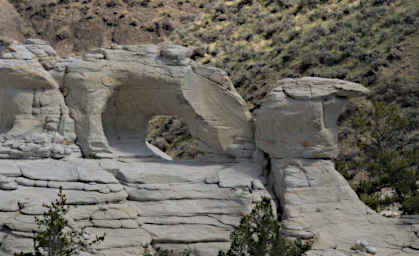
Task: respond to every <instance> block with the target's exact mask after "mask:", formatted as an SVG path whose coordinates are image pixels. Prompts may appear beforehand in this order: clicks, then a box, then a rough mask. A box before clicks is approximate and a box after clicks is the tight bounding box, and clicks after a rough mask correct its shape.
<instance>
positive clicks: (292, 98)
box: [0, 40, 419, 256]
mask: <svg viewBox="0 0 419 256" xmlns="http://www.w3.org/2000/svg"><path fill="white" fill-rule="evenodd" d="M189 55H190V51H189V50H188V49H187V48H183V47H181V46H176V45H139V46H114V47H112V48H111V49H94V50H91V51H89V52H88V53H87V54H85V55H84V56H81V57H71V58H65V59H62V58H60V57H57V55H56V53H55V51H54V49H52V48H51V47H50V46H49V45H48V44H46V43H45V42H43V41H40V40H27V41H25V43H24V44H20V43H17V42H15V41H8V42H3V41H2V42H1V45H0V158H1V160H0V255H12V254H13V253H14V252H17V251H22V250H23V251H24V250H28V249H30V248H31V246H32V241H31V237H32V231H34V230H36V229H37V227H36V225H35V223H34V217H35V216H38V215H40V214H42V212H43V208H42V204H44V203H48V202H50V201H52V200H54V199H55V198H56V194H57V191H58V188H59V187H62V188H63V190H64V192H65V194H66V195H67V197H68V204H69V205H70V212H69V214H68V216H67V217H68V219H69V221H70V224H71V228H74V229H85V231H87V232H88V233H89V234H90V235H94V234H102V233H106V234H107V236H106V240H105V242H104V243H103V244H101V245H99V246H98V247H97V248H94V250H92V251H91V252H89V253H90V254H93V255H109V256H110V255H142V254H143V252H144V248H145V247H146V246H150V245H151V246H152V247H163V248H171V249H176V250H183V249H191V250H192V253H193V255H195V256H211V255H217V252H218V250H220V249H225V248H228V246H229V234H230V232H231V231H232V230H233V227H234V226H235V225H237V224H238V223H239V220H240V217H241V216H242V215H243V214H246V213H248V212H249V210H250V209H251V208H252V205H253V204H254V203H255V202H257V201H258V200H260V199H261V198H262V197H263V196H267V197H271V198H272V199H273V201H274V202H276V206H277V207H278V210H279V212H280V213H281V215H282V226H283V232H284V234H285V235H287V236H289V237H298V238H302V239H306V240H308V239H310V240H313V241H314V248H313V250H311V251H310V252H309V253H308V254H307V255H310V256H314V255H331V256H332V255H336V256H339V255H362V253H364V252H361V251H365V252H367V251H368V252H369V253H374V252H375V253H376V255H384V256H390V255H417V253H418V251H417V249H418V248H419V244H418V242H417V241H418V229H417V226H418V220H417V219H415V218H404V219H397V220H394V219H385V218H383V217H381V216H379V215H377V214H376V213H375V212H373V211H372V210H370V209H369V208H368V207H366V206H365V205H364V204H363V203H362V202H361V201H360V200H359V199H358V197H357V195H356V194H355V193H354V191H352V190H351V188H350V186H349V185H348V183H347V182H346V181H345V179H344V178H343V177H342V176H341V175H340V174H339V173H337V172H336V170H335V169H334V164H333V162H332V161H333V158H334V157H335V156H336V154H337V138H336V121H337V118H338V116H339V114H340V113H341V111H342V109H343V107H344V105H345V103H346V102H347V99H348V98H350V97H357V96H362V95H365V94H366V93H368V91H367V90H366V89H365V88H364V87H362V86H361V85H359V84H354V83H349V82H345V81H341V80H332V79H321V78H311V77H310V78H301V79H285V80H281V81H279V82H278V84H277V85H275V86H273V87H272V89H271V90H270V91H269V93H268V95H267V97H266V99H265V101H264V102H263V104H262V106H261V108H259V109H258V110H256V111H255V113H254V115H253V116H252V115H251V114H250V113H249V112H248V111H247V109H246V107H245V103H244V101H243V100H242V99H241V98H240V96H239V95H238V94H237V92H236V90H235V89H234V87H233V86H232V84H231V82H230V80H229V78H228V77H227V75H226V74H225V73H224V72H223V71H221V70H219V69H216V68H210V67H206V66H201V65H199V64H197V63H195V62H194V61H192V60H191V59H189ZM160 114H167V115H177V116H179V117H181V118H182V119H183V120H184V121H185V122H186V123H187V124H188V127H189V129H190V131H191V134H192V135H193V136H194V137H195V138H196V139H197V141H198V142H199V145H200V150H201V151H204V152H206V155H207V156H208V161H201V162H198V161H169V160H167V159H169V158H168V157H167V156H166V155H165V154H164V153H163V152H161V151H159V150H158V149H157V148H155V147H153V146H152V145H148V144H147V143H145V135H146V127H147V123H148V120H149V119H150V118H151V117H152V116H154V115H160ZM209 160H211V161H209ZM213 160H217V161H213ZM352 248H354V249H356V250H353V249H352Z"/></svg>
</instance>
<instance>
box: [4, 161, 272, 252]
mask: <svg viewBox="0 0 419 256" xmlns="http://www.w3.org/2000/svg"><path fill="white" fill-rule="evenodd" d="M3 163H4V164H3ZM0 166H1V167H2V168H1V169H0V170H2V171H1V172H2V175H7V179H10V180H11V181H13V182H15V184H16V189H15V190H13V191H9V190H4V189H3V190H1V189H0V227H1V228H0V255H11V254H13V253H14V252H17V251H21V250H23V251H24V250H25V249H29V248H31V245H32V241H31V237H32V232H33V231H36V230H38V227H37V226H36V224H35V219H34V218H35V216H39V215H41V214H42V212H43V211H44V209H43V207H42V204H48V203H49V202H51V201H53V200H54V199H55V198H56V197H57V192H58V189H57V188H59V187H62V189H63V191H64V193H65V194H66V196H67V202H68V204H69V205H70V211H69V213H68V216H67V218H68V220H69V223H70V226H71V227H72V228H74V229H85V231H86V232H87V233H88V234H90V235H91V236H92V237H94V235H95V234H103V233H106V239H105V242H104V243H103V244H100V245H99V246H98V247H97V248H95V250H93V251H91V252H90V253H92V254H94V255H115V254H112V253H118V255H131V254H130V253H137V255H142V253H143V252H144V248H145V247H146V246H151V245H153V246H154V247H157V246H159V247H166V248H169V247H171V248H172V249H179V250H180V249H181V248H182V249H190V250H192V251H193V252H194V254H193V255H210V254H208V253H209V252H211V253H212V252H214V253H215V252H218V250H220V249H225V248H227V247H228V242H229V239H230V238H229V235H230V232H231V231H232V230H233V227H234V226H235V225H238V223H239V221H240V217H241V216H242V215H243V214H246V213H248V212H249V211H250V209H251V208H252V205H253V203H254V202H256V201H257V200H260V199H261V197H263V196H269V193H268V192H267V191H266V190H265V189H258V190H254V189H252V183H253V181H254V180H258V179H259V178H262V176H261V175H262V172H261V168H260V167H258V165H257V164H255V163H253V162H250V161H244V162H241V163H226V164H210V163H195V162H168V161H162V160H153V161H150V160H148V161H144V160H135V159H132V160H127V161H126V162H120V161H116V160H102V161H95V160H82V159H73V160H67V161H54V160H37V161H33V160H32V161H30V160H29V161H28V160H26V161H22V160H16V161H11V160H7V161H1V162H0ZM159 166H161V167H162V168H161V169H160V170H159V168H158V167H159ZM5 169H7V170H8V171H6V170H5ZM241 170H247V171H246V172H245V173H246V174H244V173H242V172H241ZM230 176H236V177H239V178H238V179H239V181H237V182H235V184H231V183H230V182H229V181H228V179H231V178H229V177H230ZM1 177H6V176H1ZM214 177H216V178H214ZM224 177H225V179H226V180H227V182H226V184H229V186H228V187H226V186H220V184H221V183H222V182H223V179H224ZM209 179H212V180H217V181H216V182H215V181H214V182H212V183H207V182H206V181H207V180H209ZM134 255H135V254H134Z"/></svg>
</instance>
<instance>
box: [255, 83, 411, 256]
mask: <svg viewBox="0 0 419 256" xmlns="http://www.w3.org/2000/svg"><path fill="white" fill-rule="evenodd" d="M366 93H368V91H367V89H365V88H364V87H362V86H361V85H359V84H355V83H350V82H345V81H341V80H335V79H322V78H312V77H304V78H301V79H284V80H281V81H279V82H278V83H277V84H276V85H275V86H274V87H272V89H271V90H270V92H269V93H268V95H267V97H266V98H265V100H264V102H263V103H262V107H261V108H260V109H258V110H257V111H255V123H256V125H255V126H256V135H255V140H256V145H257V147H258V148H260V149H262V150H263V151H265V152H266V153H268V154H269V157H270V163H271V164H270V166H271V169H270V174H269V178H268V180H269V183H270V186H271V188H272V190H273V192H274V194H275V195H276V196H277V197H278V198H279V202H280V204H281V209H282V211H283V216H282V217H283V227H284V233H285V234H287V235H289V236H292V237H299V238H302V239H307V238H314V239H315V241H316V242H315V244H314V248H315V249H317V250H320V251H313V252H311V253H312V254H309V255H316V253H318V255H341V253H344V254H342V255H347V254H349V253H350V252H351V248H352V246H353V245H354V244H355V243H356V241H357V240H359V239H361V240H366V241H368V242H370V243H369V244H370V246H371V248H376V251H377V255H388V256H390V255H405V254H406V255H408V254H409V253H411V254H415V253H417V252H414V251H413V250H410V249H406V247H409V244H410V245H412V244H415V242H414V241H415V240H417V237H415V236H414V235H413V234H412V233H409V231H408V228H406V227H403V226H397V225H396V221H394V220H390V219H385V218H382V217H381V216H379V215H378V214H377V213H375V212H374V211H372V210H371V209H369V208H368V207H367V206H366V205H364V204H363V203H362V202H361V201H360V200H359V198H358V196H357V195H356V193H355V192H354V191H353V190H352V189H351V187H350V186H349V184H348V183H347V181H346V180H345V179H344V178H343V177H342V176H341V175H340V174H339V173H338V172H337V171H336V170H335V168H334V163H333V161H332V160H333V158H334V157H336V155H337V153H338V151H337V130H336V122H337V118H338V116H339V114H341V112H342V111H343V107H344V105H345V103H347V99H348V98H349V97H353V96H360V95H363V94H366ZM395 234H397V235H395ZM333 248H337V249H338V250H332V251H331V250H330V249H333ZM371 250H372V249H371Z"/></svg>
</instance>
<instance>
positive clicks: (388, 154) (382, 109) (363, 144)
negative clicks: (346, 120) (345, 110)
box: [336, 102, 419, 214]
mask: <svg viewBox="0 0 419 256" xmlns="http://www.w3.org/2000/svg"><path fill="white" fill-rule="evenodd" d="M350 121H351V124H352V126H353V127H354V128H355V129H356V134H355V136H356V139H357V146H358V147H359V149H360V155H359V156H358V157H357V158H354V159H353V160H352V161H353V163H352V164H351V165H350V166H349V167H350V168H356V169H357V172H361V171H362V172H365V173H366V174H367V176H368V177H367V180H362V181H361V182H359V184H357V185H356V187H355V190H356V192H357V193H358V194H359V195H360V197H361V199H363V201H364V202H366V203H367V204H368V205H369V206H370V207H371V208H373V209H376V210H378V209H380V208H382V207H383V206H386V205H389V204H392V203H394V202H399V203H400V204H401V205H402V209H404V210H405V213H408V214H417V213H419V207H418V204H419V201H418V199H419V198H418V192H417V190H418V186H417V184H416V182H417V180H419V172H418V170H417V164H418V159H419V150H418V149H417V148H415V147H413V146H412V145H410V144H409V143H408V142H407V141H406V140H405V137H406V136H409V121H408V119H407V118H405V117H404V116H403V115H402V114H401V112H400V109H399V108H398V107H396V106H395V105H387V104H385V103H383V102H375V103H374V104H373V109H372V111H366V110H363V109H360V110H359V111H358V112H356V113H355V114H354V115H353V116H352V117H351V119H350ZM336 166H337V167H338V168H339V170H341V169H342V168H345V166H344V165H342V163H339V164H338V165H336ZM343 172H345V171H343ZM383 188H392V189H394V190H395V192H396V198H394V199H393V200H379V197H378V196H377V192H380V190H381V189H383Z"/></svg>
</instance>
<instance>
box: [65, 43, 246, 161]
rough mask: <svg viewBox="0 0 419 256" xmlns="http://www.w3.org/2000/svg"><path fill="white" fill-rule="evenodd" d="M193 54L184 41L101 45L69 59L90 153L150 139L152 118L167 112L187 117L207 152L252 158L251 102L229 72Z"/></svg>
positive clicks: (68, 79)
mask: <svg viewBox="0 0 419 256" xmlns="http://www.w3.org/2000/svg"><path fill="white" fill-rule="evenodd" d="M188 54H189V50H188V49H186V48H183V47H180V46H165V45H163V46H153V45H143V46H136V47H122V48H119V49H99V50H94V51H92V52H90V53H89V54H87V55H86V56H84V59H83V60H77V61H71V62H69V63H68V66H67V74H66V75H65V79H64V87H65V88H66V90H68V96H67V97H66V101H67V104H68V106H69V108H70V110H71V113H72V117H74V119H75V121H76V131H77V135H78V143H79V145H80V146H81V148H82V150H83V152H84V154H85V155H86V156H94V157H100V156H102V154H103V153H105V154H107V153H113V151H112V147H110V144H109V143H110V142H111V144H112V143H113V139H114V138H118V137H120V138H123V137H127V136H128V137H130V134H135V135H134V137H137V139H136V140H137V141H140V140H141V141H144V137H145V133H146V129H147V123H148V120H149V119H150V118H151V117H152V116H153V115H161V114H163V115H177V116H180V117H181V118H182V119H183V120H184V121H185V123H186V124H187V125H188V127H189V129H190V131H191V134H192V136H193V137H194V138H196V139H197V141H198V143H199V145H200V150H202V151H204V152H211V153H215V154H224V155H229V156H234V157H250V156H251V154H252V153H253V151H254V145H253V128H252V123H251V115H250V113H249V112H248V110H247V109H246V105H245V102H244V101H243V99H242V98H241V97H240V96H239V95H238V93H237V92H236V90H235V89H234V87H233V85H232V83H231V82H230V80H229V79H228V77H227V75H226V74H225V72H223V71H221V70H219V69H216V68H209V67H205V66H201V65H198V64H196V63H194V62H193V61H192V60H190V59H189V58H187V56H188ZM106 134H107V135H108V137H109V138H110V141H109V140H108V138H107V137H106ZM130 140H132V137H131V138H130ZM127 141H128V140H127Z"/></svg>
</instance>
